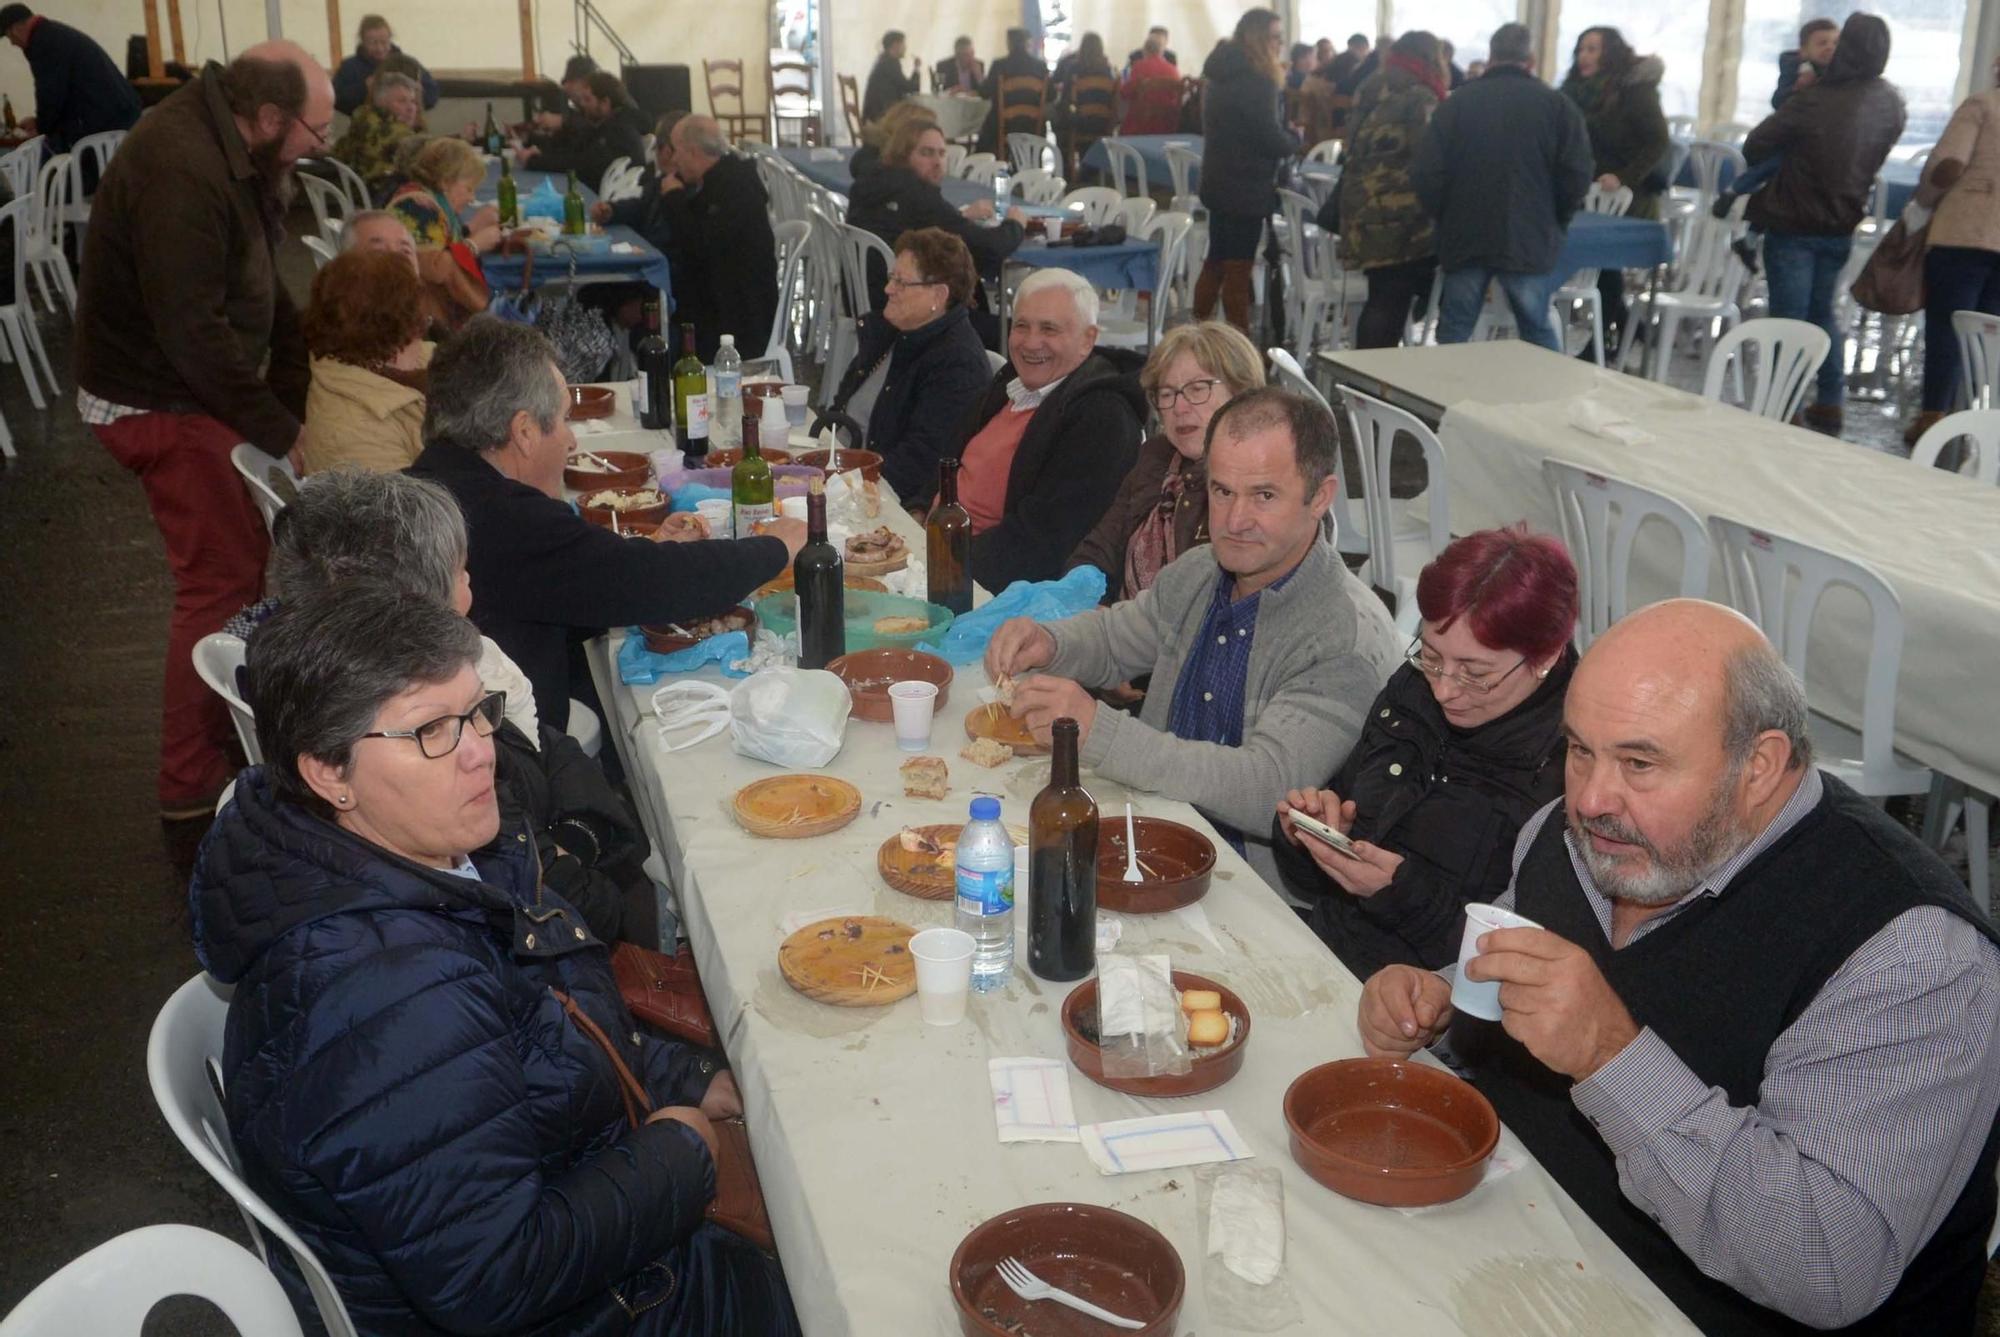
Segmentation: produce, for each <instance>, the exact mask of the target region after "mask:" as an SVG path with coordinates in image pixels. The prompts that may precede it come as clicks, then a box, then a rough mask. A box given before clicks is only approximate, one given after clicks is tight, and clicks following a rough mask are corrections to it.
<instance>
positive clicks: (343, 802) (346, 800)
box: [334, 794, 354, 808]
mask: <svg viewBox="0 0 2000 1337" xmlns="http://www.w3.org/2000/svg"><path fill="white" fill-rule="evenodd" d="M334 802H336V803H338V804H339V805H340V806H341V807H343V808H344V807H346V806H347V805H348V804H350V803H352V802H354V796H353V795H352V794H342V795H341V796H340V797H339V798H337V799H335V800H334Z"/></svg>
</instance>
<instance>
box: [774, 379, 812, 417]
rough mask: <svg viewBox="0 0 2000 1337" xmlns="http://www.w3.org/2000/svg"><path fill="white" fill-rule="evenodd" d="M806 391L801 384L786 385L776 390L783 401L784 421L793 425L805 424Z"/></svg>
mask: <svg viewBox="0 0 2000 1337" xmlns="http://www.w3.org/2000/svg"><path fill="white" fill-rule="evenodd" d="M807 393H808V390H807V387H805V386H803V385H788V386H786V387H785V388H784V389H782V390H780V391H779V392H778V395H779V397H780V398H781V399H783V400H784V401H785V421H786V422H788V423H790V424H791V425H792V426H794V427H804V426H805V425H806V395H807Z"/></svg>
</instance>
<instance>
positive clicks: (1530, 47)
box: [1486, 23, 1535, 65]
mask: <svg viewBox="0 0 2000 1337" xmlns="http://www.w3.org/2000/svg"><path fill="white" fill-rule="evenodd" d="M1534 54H1535V35H1534V34H1533V33H1531V32H1529V31H1528V25H1527V24H1525V23H1503V24H1501V25H1500V26H1499V27H1498V28H1495V29H1494V30H1493V36H1492V37H1491V38H1490V39H1489V40H1488V42H1487V46H1486V63H1487V64H1489V65H1525V64H1527V63H1528V60H1529V58H1530V57H1532V56H1533V55H1534Z"/></svg>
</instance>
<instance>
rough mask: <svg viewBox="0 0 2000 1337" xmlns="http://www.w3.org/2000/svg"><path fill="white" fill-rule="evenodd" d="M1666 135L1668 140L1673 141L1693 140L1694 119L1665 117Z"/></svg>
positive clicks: (1690, 117) (1689, 117)
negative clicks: (1671, 139)
mask: <svg viewBox="0 0 2000 1337" xmlns="http://www.w3.org/2000/svg"><path fill="white" fill-rule="evenodd" d="M1667 134H1668V136H1669V137H1670V138H1673V139H1692V138H1694V117H1692V116H1669V117H1667Z"/></svg>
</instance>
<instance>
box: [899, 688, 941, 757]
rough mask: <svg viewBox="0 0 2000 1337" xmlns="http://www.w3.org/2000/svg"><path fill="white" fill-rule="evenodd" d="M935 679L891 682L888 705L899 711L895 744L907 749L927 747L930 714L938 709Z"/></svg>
mask: <svg viewBox="0 0 2000 1337" xmlns="http://www.w3.org/2000/svg"><path fill="white" fill-rule="evenodd" d="M937 692H938V689H937V684H936V683H934V682H896V683H891V684H889V707H890V709H892V710H894V711H895V712H896V746H897V747H899V748H901V749H902V750H903V751H905V752H924V751H928V750H929V748H930V745H931V714H932V712H934V711H935V710H936V709H937Z"/></svg>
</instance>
